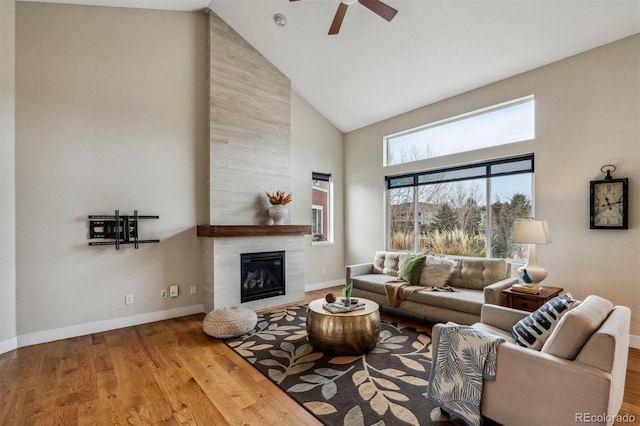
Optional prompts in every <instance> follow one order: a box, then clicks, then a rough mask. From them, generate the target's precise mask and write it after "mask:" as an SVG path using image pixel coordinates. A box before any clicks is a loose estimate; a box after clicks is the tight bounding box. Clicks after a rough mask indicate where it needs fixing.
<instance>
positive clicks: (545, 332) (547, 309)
mask: <svg viewBox="0 0 640 426" xmlns="http://www.w3.org/2000/svg"><path fill="white" fill-rule="evenodd" d="M575 305H576V300H575V299H574V298H573V296H571V293H565V294H561V295H560V296H558V297H554V298H553V299H551V300H549V301H548V302H547V303H545V304H544V305H542V306H540V307H539V308H538V310H537V311H535V312H532V313H531V315H529V316H527V317H525V318H523V319H521V320H520V321H518V322H517V323H516V325H514V326H513V328H512V329H511V335H512V336H513V338H514V339H516V343H517V344H518V345H520V346H524V347H525V348H529V349H535V350H537V351H539V350H540V349H541V348H542V345H544V342H545V341H546V340H547V338H548V337H549V336H550V335H551V332H552V331H553V328H554V327H555V326H556V324H557V323H558V321H560V318H562V316H563V315H564V314H566V313H567V312H569V310H570V309H571V308H573V307H574V306H575Z"/></svg>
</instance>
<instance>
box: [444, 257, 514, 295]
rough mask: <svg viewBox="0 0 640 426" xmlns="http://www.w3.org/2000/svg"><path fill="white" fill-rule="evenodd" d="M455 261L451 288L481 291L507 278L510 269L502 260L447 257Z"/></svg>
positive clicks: (450, 281) (450, 280)
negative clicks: (456, 263)
mask: <svg viewBox="0 0 640 426" xmlns="http://www.w3.org/2000/svg"><path fill="white" fill-rule="evenodd" d="M447 257H448V258H450V259H453V260H456V261H457V262H458V265H456V267H455V269H454V271H453V274H452V275H451V278H449V285H450V286H452V287H464V288H473V289H476V290H482V289H483V288H485V287H486V286H488V285H489V284H493V283H495V282H498V281H500V280H503V279H505V278H507V277H509V273H510V272H511V271H510V268H509V267H508V263H507V261H506V260H504V259H490V258H485V257H465V256H447Z"/></svg>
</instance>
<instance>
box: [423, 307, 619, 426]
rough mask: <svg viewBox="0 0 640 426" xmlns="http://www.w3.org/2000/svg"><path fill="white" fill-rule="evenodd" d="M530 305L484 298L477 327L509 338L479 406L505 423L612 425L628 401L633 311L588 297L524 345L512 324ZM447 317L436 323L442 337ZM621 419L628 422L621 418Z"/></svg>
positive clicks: (435, 332)
mask: <svg viewBox="0 0 640 426" xmlns="http://www.w3.org/2000/svg"><path fill="white" fill-rule="evenodd" d="M529 314H530V312H524V311H519V310H515V309H510V308H507V307H504V306H495V305H485V306H483V308H482V317H481V321H480V322H479V323H477V324H474V325H473V327H474V328H477V329H480V330H482V331H485V332H487V333H490V334H493V335H497V336H500V337H502V338H504V339H505V342H504V343H501V344H500V345H499V346H498V352H497V358H496V359H497V364H496V376H495V380H493V381H487V380H485V381H484V386H483V390H482V402H481V407H480V409H481V414H482V415H483V416H486V417H488V418H490V419H492V420H495V421H496V422H498V423H501V424H503V425H525V424H526V425H532V426H534V425H574V424H581V423H590V424H597V425H611V424H613V423H614V422H616V415H617V414H618V410H620V407H621V405H622V399H623V395H624V382H625V375H626V369H627V357H628V350H629V323H630V319H631V311H630V309H629V308H627V307H625V306H613V304H612V303H611V302H609V301H608V300H605V299H602V298H600V297H598V296H594V295H592V296H589V297H587V298H586V299H585V300H584V301H583V302H582V303H581V304H580V305H578V307H576V308H573V309H572V310H570V311H569V312H568V313H566V314H564V316H563V317H562V318H561V319H560V321H559V322H558V324H557V325H556V326H555V328H554V329H553V331H552V333H551V335H550V336H549V338H548V339H547V340H546V342H545V343H544V345H543V346H542V349H541V350H539V351H537V350H533V349H528V348H524V347H522V346H518V345H517V344H516V343H515V340H514V339H513V337H512V336H511V329H512V327H513V326H514V325H515V324H516V323H517V322H518V321H519V320H521V319H522V318H524V317H525V316H527V315H529ZM441 327H442V325H441V324H436V325H435V326H434V327H433V341H434V342H438V339H439V334H440V328H441ZM617 423H625V419H618V421H617Z"/></svg>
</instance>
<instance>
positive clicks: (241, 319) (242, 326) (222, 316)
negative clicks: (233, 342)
mask: <svg viewBox="0 0 640 426" xmlns="http://www.w3.org/2000/svg"><path fill="white" fill-rule="evenodd" d="M257 323H258V315H256V313H255V312H254V311H253V310H252V309H249V308H246V307H244V306H229V307H226V308H220V309H216V310H215V311H211V312H209V313H208V314H207V315H206V316H205V317H204V321H203V322H202V329H203V330H204V332H205V333H207V334H208V335H209V336H211V337H217V338H219V339H227V338H229V337H237V336H242V335H243V334H246V333H248V332H250V331H251V330H253V328H254V327H255V326H256V324H257Z"/></svg>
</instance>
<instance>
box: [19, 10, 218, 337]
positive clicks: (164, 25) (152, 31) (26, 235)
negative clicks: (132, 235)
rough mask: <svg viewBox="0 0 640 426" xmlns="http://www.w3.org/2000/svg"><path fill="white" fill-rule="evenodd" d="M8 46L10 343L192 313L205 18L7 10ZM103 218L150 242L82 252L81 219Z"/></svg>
mask: <svg viewBox="0 0 640 426" xmlns="http://www.w3.org/2000/svg"><path fill="white" fill-rule="evenodd" d="M16 44H17V59H16V70H17V75H18V81H17V87H16V92H17V95H16V117H17V147H16V151H17V163H16V168H17V200H18V201H17V211H18V214H17V225H16V228H17V241H18V247H17V279H18V288H17V293H18V294H17V300H18V303H17V317H18V334H19V339H18V340H19V343H20V342H21V339H23V341H24V342H31V341H34V340H38V337H33V336H31V337H29V336H28V335H30V334H31V333H36V332H40V331H44V330H50V329H60V328H65V327H73V326H77V325H81V324H91V323H93V322H99V321H106V320H113V319H117V318H135V320H136V321H139V322H144V321H145V320H149V319H153V318H155V317H153V316H152V315H149V314H150V313H154V312H163V313H164V314H163V315H169V316H171V313H173V314H176V313H181V312H185V310H186V311H189V309H192V310H194V309H195V310H197V309H198V305H200V306H201V303H202V302H201V299H200V295H199V294H197V295H190V294H189V287H190V286H191V285H198V286H199V285H200V284H201V268H200V246H199V244H198V241H197V238H196V236H195V235H196V230H195V226H196V224H197V217H196V215H197V210H198V203H199V202H200V201H199V199H198V197H197V193H198V192H199V190H200V189H201V188H199V186H198V182H202V183H206V157H205V155H206V154H204V155H202V152H206V146H207V137H208V122H207V99H208V85H207V69H208V53H207V15H206V14H203V13H202V14H201V13H177V12H164V11H150V10H139V9H119V8H104V7H86V6H69V5H59V4H37V3H18V6H17V29H16ZM203 157H204V158H203ZM203 160H204V161H203ZM200 192H201V191H200ZM115 209H120V212H121V213H122V214H126V213H129V214H133V210H134V209H138V211H139V213H140V214H157V215H159V216H160V219H159V220H155V221H147V222H144V223H141V225H140V226H141V229H140V233H141V236H142V237H146V238H159V239H160V240H161V242H160V243H159V244H148V245H143V246H141V248H140V249H138V250H135V249H134V248H133V247H132V246H127V247H124V248H122V249H121V250H120V251H116V250H115V248H114V247H113V246H110V247H109V246H106V247H88V246H87V242H88V223H87V215H89V214H113V211H114V210H115ZM173 283H176V284H180V285H181V286H182V294H181V295H180V297H178V298H175V299H171V298H169V299H161V298H160V290H161V289H162V288H165V287H167V286H169V285H170V284H173ZM126 294H133V295H134V304H132V305H125V304H124V300H125V299H124V298H125V295H126ZM172 309H173V311H171V310H172ZM181 309H182V310H181ZM145 315H146V316H145ZM110 324H112V323H107V325H110ZM70 331H78V332H80V333H81V332H82V331H83V330H82V329H73V330H70ZM25 336H26V337H25Z"/></svg>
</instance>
